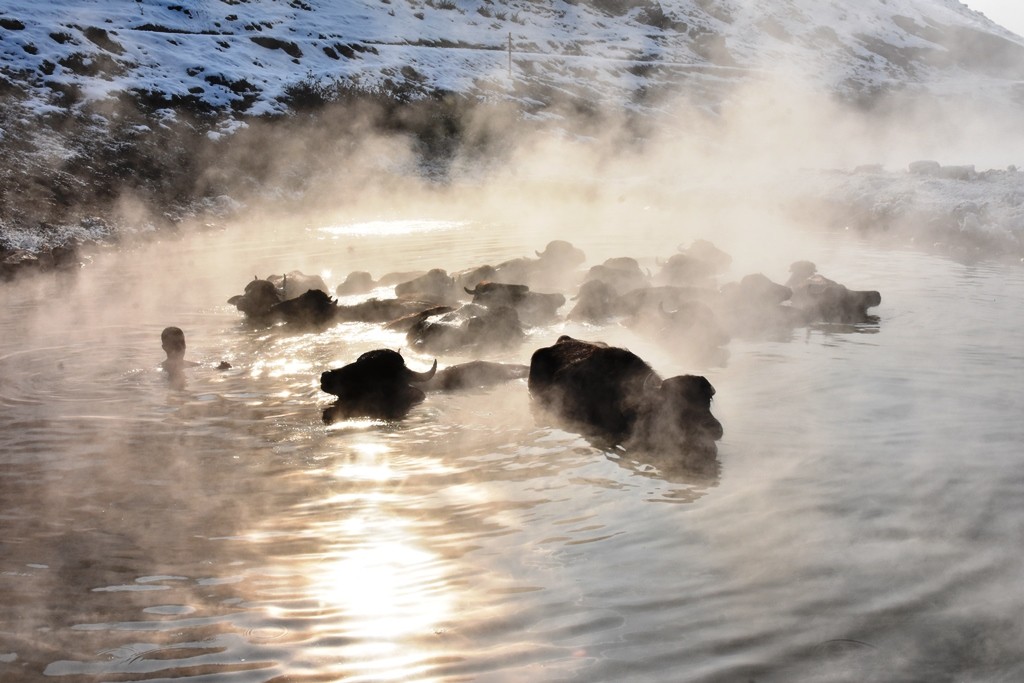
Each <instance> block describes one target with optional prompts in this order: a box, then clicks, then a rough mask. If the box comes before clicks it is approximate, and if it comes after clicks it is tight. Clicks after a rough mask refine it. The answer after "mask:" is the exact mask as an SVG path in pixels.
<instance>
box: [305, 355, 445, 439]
mask: <svg viewBox="0 0 1024 683" xmlns="http://www.w3.org/2000/svg"><path fill="white" fill-rule="evenodd" d="M436 372H437V361H436V360H435V361H434V364H433V366H431V368H430V369H429V370H427V371H426V372H415V371H413V370H410V369H409V368H408V367H406V365H405V359H404V358H402V355H401V354H400V353H398V352H397V351H392V350H390V349H375V350H373V351H367V352H366V353H364V354H362V355H361V356H359V357H358V358H357V359H356V360H355V361H354V362H352V363H349V364H348V365H345V366H343V367H340V368H337V369H334V370H328V371H326V372H323V373H322V374H321V375H320V389H321V390H322V391H324V392H326V393H328V394H333V395H334V396H337V397H338V399H337V401H336V402H335V404H334V405H333V406H331V407H330V408H328V409H327V410H325V411H324V421H325V422H332V421H334V420H338V419H345V418H351V417H370V418H378V419H387V420H395V419H399V418H401V417H404V416H405V415H406V414H407V413H408V412H409V410H410V409H411V408H412V407H413V406H414V405H416V404H418V403H420V402H422V401H423V399H424V398H425V394H424V393H423V390H422V389H420V388H418V387H416V386H413V385H414V384H423V383H425V382H428V381H430V379H432V378H433V377H434V374H435V373H436Z"/></svg>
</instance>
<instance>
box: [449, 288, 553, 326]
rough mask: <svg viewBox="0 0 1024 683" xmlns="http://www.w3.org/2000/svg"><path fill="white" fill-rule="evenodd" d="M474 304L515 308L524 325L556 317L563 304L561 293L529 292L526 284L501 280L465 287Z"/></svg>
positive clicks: (549, 320) (548, 320)
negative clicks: (507, 282)
mask: <svg viewBox="0 0 1024 683" xmlns="http://www.w3.org/2000/svg"><path fill="white" fill-rule="evenodd" d="M465 292H466V294H469V295H470V296H472V297H473V303H474V304H480V305H481V306H488V307H495V306H510V307H512V308H514V309H515V310H516V313H517V314H518V315H519V319H520V320H521V321H522V322H523V324H525V325H531V326H532V325H544V324H546V323H549V322H551V321H553V320H554V319H555V318H557V317H558V309H559V308H561V307H562V306H563V305H564V304H565V297H564V296H563V295H561V294H546V293H542V292H531V291H530V288H529V287H528V286H526V285H515V284H506V283H503V282H481V283H479V284H478V285H477V286H476V287H475V288H473V289H470V288H468V287H466V288H465Z"/></svg>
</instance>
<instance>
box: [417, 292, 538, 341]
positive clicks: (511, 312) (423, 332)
mask: <svg viewBox="0 0 1024 683" xmlns="http://www.w3.org/2000/svg"><path fill="white" fill-rule="evenodd" d="M525 336H526V333H525V332H524V331H523V325H522V322H521V321H520V320H519V314H518V313H516V310H515V309H514V308H512V307H511V306H481V305H479V304H465V305H464V306H461V307H459V308H456V309H455V310H453V311H450V312H445V313H443V314H440V315H435V314H434V312H433V311H424V312H423V313H422V314H421V316H420V319H419V320H416V321H414V322H412V323H411V324H410V325H409V326H408V331H407V332H406V339H407V340H408V341H409V344H410V345H411V346H413V347H414V348H416V349H425V350H429V351H433V352H436V353H441V352H445V351H455V350H464V349H468V348H474V349H477V350H481V349H491V348H509V347H510V346H513V345H515V344H518V343H519V342H521V341H522V339H523V338H524V337H525Z"/></svg>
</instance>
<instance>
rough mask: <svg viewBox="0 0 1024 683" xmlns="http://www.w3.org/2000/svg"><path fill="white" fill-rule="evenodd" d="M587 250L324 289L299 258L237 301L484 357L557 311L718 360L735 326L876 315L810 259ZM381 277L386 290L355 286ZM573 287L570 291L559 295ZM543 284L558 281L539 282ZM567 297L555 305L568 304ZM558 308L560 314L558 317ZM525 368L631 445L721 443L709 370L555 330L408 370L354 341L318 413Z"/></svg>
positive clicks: (342, 413) (385, 415)
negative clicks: (662, 370) (505, 355)
mask: <svg viewBox="0 0 1024 683" xmlns="http://www.w3.org/2000/svg"><path fill="white" fill-rule="evenodd" d="M584 261H585V255H584V254H583V252H582V251H581V250H579V249H578V248H576V247H574V246H573V245H572V244H570V243H568V242H565V241H561V240H556V241H553V242H551V243H549V244H548V245H547V247H546V248H545V250H544V251H542V252H537V253H536V256H535V257H524V258H518V259H513V260H510V261H506V262H504V263H500V264H498V265H495V266H490V265H485V266H480V267H478V268H473V269H470V270H465V271H461V272H456V273H451V274H449V273H448V272H446V271H444V270H440V269H435V270H431V271H429V272H425V273H423V272H414V273H393V274H390V275H387V276H384V277H383V278H381V279H380V280H375V279H374V278H373V277H372V276H371V275H370V274H369V273H365V272H354V273H351V274H349V276H348V277H347V278H346V279H345V281H344V282H343V283H341V284H340V285H338V286H337V288H336V289H335V291H334V295H335V296H331V294H330V293H329V292H330V290H329V289H328V287H327V285H326V283H325V282H324V281H323V279H322V278H320V277H319V276H308V275H304V274H303V273H301V272H298V271H295V272H291V273H288V274H287V275H284V276H270V277H269V278H267V279H258V278H257V279H253V280H252V281H251V282H249V283H248V284H247V285H246V286H245V290H244V292H243V293H242V294H240V295H237V296H233V297H231V299H229V303H231V304H234V305H235V306H236V307H237V308H238V310H239V311H241V312H242V313H243V314H245V316H246V318H247V319H248V320H250V321H252V322H254V323H257V324H282V323H283V324H285V325H288V326H295V327H299V328H304V329H323V328H324V327H326V326H329V325H332V324H334V323H338V322H345V321H352V322H355V321H358V322H367V323H378V324H381V325H385V326H387V327H388V328H389V329H392V330H397V331H401V332H404V333H405V335H406V339H407V342H408V345H409V346H410V347H411V348H414V349H416V350H417V351H423V352H427V353H431V354H439V353H446V352H459V353H463V354H466V353H468V354H471V355H476V356H483V355H486V354H487V353H488V351H494V350H499V349H507V348H510V347H513V346H514V345H518V344H520V343H521V342H522V341H523V339H525V337H526V330H527V329H528V328H532V327H538V326H543V325H549V324H551V323H555V322H557V321H559V320H562V319H568V320H572V321H576V322H582V323H588V324H602V323H608V322H612V321H617V322H619V323H621V324H624V325H628V326H630V327H632V328H633V329H635V330H637V331H638V332H639V333H641V334H645V335H650V336H651V338H653V339H656V340H659V342H661V343H664V344H667V345H670V346H671V347H673V348H674V349H676V350H679V351H681V352H685V353H687V354H689V355H688V356H687V357H691V358H692V357H694V356H695V355H696V356H699V357H703V358H705V359H713V358H715V357H718V354H722V353H723V351H724V347H725V345H726V344H727V343H728V342H729V340H730V339H731V338H733V337H740V338H786V337H788V336H789V335H791V334H792V332H793V331H794V330H795V329H796V328H798V327H801V326H808V325H812V324H819V323H836V324H844V325H852V324H857V323H862V322H867V321H869V320H871V319H872V316H869V314H868V309H869V308H872V307H874V306H877V305H879V303H880V302H881V296H880V295H879V293H878V292H877V291H854V290H850V289H848V288H846V287H845V286H843V285H841V284H839V283H837V282H834V281H832V280H829V279H827V278H825V277H823V276H822V275H820V274H818V273H817V271H816V268H815V266H814V264H813V263H811V262H809V261H798V262H796V263H794V264H793V265H792V266H791V267H790V274H791V275H790V278H789V280H788V281H787V282H786V283H785V284H778V283H775V282H772V281H771V280H769V279H768V278H767V277H765V276H764V275H761V274H754V275H748V276H746V277H744V278H743V279H742V280H740V281H739V282H732V283H728V284H725V285H721V286H719V285H718V284H717V279H718V277H719V276H721V275H722V274H723V273H724V272H726V270H727V269H728V268H729V267H730V265H731V257H730V256H729V255H728V254H726V253H725V252H723V251H721V250H720V249H718V248H717V247H715V246H714V245H713V244H711V243H710V242H707V241H704V240H698V241H696V242H694V243H693V244H692V245H691V246H690V247H688V248H686V249H680V250H678V253H676V254H674V255H672V256H671V257H670V258H668V259H667V260H666V261H664V262H660V261H659V262H658V272H656V273H652V272H650V271H649V270H645V269H642V268H641V267H640V264H639V263H638V262H637V261H636V260H635V259H632V258H612V259H609V260H607V261H605V262H604V263H602V264H600V265H595V266H593V267H591V268H590V269H588V270H587V269H583V268H582V264H583V263H584ZM382 288H387V289H388V291H389V293H390V291H392V290H393V292H394V296H388V297H387V298H377V297H373V298H367V299H363V300H358V302H357V303H354V304H347V305H346V304H342V303H339V301H338V299H337V298H335V297H344V298H345V299H346V300H353V299H358V295H363V294H367V293H370V292H373V291H374V290H377V291H378V293H379V291H380V290H381V289H382ZM566 290H571V291H574V292H575V294H574V295H573V296H572V298H571V300H567V299H566V297H565V296H564V295H563V294H561V293H558V292H559V291H566ZM548 291H552V292H553V293H546V292H548ZM567 304H571V305H570V306H568V309H569V310H568V311H567V312H566V313H564V314H562V313H560V311H561V309H562V308H563V307H566V305H567ZM563 316H564V318H563ZM519 378H527V383H528V388H529V392H530V395H531V397H532V398H533V399H534V401H535V402H536V404H537V405H539V406H541V407H542V408H543V409H545V410H546V411H548V412H550V413H551V414H553V415H554V416H555V417H556V418H558V419H560V420H561V421H562V422H563V423H565V424H566V425H567V426H568V427H569V428H571V429H574V430H576V431H579V432H581V433H584V434H587V435H593V436H598V437H601V438H603V439H607V440H609V442H611V443H616V444H623V445H626V446H627V447H630V448H637V449H649V450H657V451H661V452H664V451H666V450H667V451H676V452H680V453H687V454H693V453H697V454H711V455H713V454H714V453H715V452H716V448H715V442H716V441H717V440H719V439H721V437H722V433H723V430H722V425H721V423H719V421H718V420H717V419H716V418H715V417H714V416H713V415H712V414H711V398H712V397H713V396H714V394H715V389H714V387H712V386H711V383H710V382H708V380H707V379H706V378H704V377H702V376H699V375H681V376H676V377H669V378H665V379H663V378H662V377H660V376H659V375H658V374H657V373H656V372H655V371H654V370H653V369H652V368H651V366H650V365H649V364H647V363H646V362H645V361H643V360H642V359H641V358H639V357H638V356H637V355H636V354H634V353H632V352H630V351H629V350H627V349H624V348H617V347H614V346H609V345H607V344H605V343H602V342H598V341H583V340H579V339H574V338H572V337H569V336H565V335H563V336H561V337H559V338H558V339H557V341H556V342H555V343H554V344H552V345H551V346H547V347H544V348H540V349H537V350H536V351H534V353H533V354H532V357H531V359H530V364H529V366H525V365H517V364H509V363H497V362H491V361H486V360H475V361H472V362H468V363H460V364H455V365H451V366H449V367H446V368H444V369H441V370H438V368H437V361H436V360H434V362H433V365H432V367H430V368H429V369H426V370H422V371H415V370H413V369H411V368H409V367H407V366H406V364H405V360H404V358H403V357H402V355H401V354H400V353H399V352H397V351H394V350H391V349H376V350H373V351H369V352H367V353H364V354H362V355H361V356H359V357H358V358H357V359H355V360H354V361H353V362H351V363H349V364H348V365H345V366H344V367H341V368H337V369H332V370H328V371H325V372H324V373H323V374H322V375H321V378H320V386H321V389H322V390H323V391H324V392H326V393H329V394H332V395H334V396H335V397H336V398H337V400H336V401H335V403H334V405H332V406H331V407H330V408H328V409H327V410H326V411H325V412H324V420H325V421H327V422H334V421H336V420H342V419H348V418H356V417H369V418H382V419H399V418H401V417H402V416H404V415H405V414H406V413H407V412H408V411H409V410H410V408H412V407H413V406H414V405H416V404H418V403H420V402H422V401H423V400H424V399H425V397H426V393H425V392H429V391H451V390H457V389H464V388H472V387H483V386H488V385H492V384H496V383H499V382H505V381H509V380H513V379H519Z"/></svg>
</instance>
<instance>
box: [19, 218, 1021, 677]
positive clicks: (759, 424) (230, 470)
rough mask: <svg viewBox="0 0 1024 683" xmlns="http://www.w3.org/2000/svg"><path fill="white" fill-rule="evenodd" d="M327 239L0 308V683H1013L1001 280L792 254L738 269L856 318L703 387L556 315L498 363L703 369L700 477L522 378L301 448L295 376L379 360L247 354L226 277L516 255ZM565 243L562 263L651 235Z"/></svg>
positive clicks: (1011, 475)
mask: <svg viewBox="0 0 1024 683" xmlns="http://www.w3.org/2000/svg"><path fill="white" fill-rule="evenodd" d="M328 227H331V228H332V229H329V230H323V229H320V228H319V227H318V226H314V227H305V228H302V229H299V230H294V231H281V234H278V233H274V232H271V233H268V234H262V235H260V239H254V238H253V237H252V236H251V235H247V234H246V232H245V228H244V227H239V228H234V229H231V230H229V231H227V232H223V233H221V232H218V233H208V234H201V235H196V236H194V237H191V238H186V239H182V240H179V241H175V242H171V243H167V244H162V245H152V246H150V247H145V248H137V249H134V250H132V251H131V252H130V253H129V254H127V255H117V254H110V255H105V256H99V257H97V258H96V260H95V262H94V263H92V264H91V265H90V266H89V267H88V268H86V269H85V270H83V271H81V272H79V273H77V274H75V275H74V276H70V277H63V276H62V277H57V278H53V277H47V278H42V279H38V280H29V281H27V282H24V283H21V284H18V285H16V286H4V287H3V289H0V297H2V300H0V303H2V306H0V501H2V506H0V520H2V527H0V528H2V533H0V603H2V604H3V605H4V606H5V607H4V609H3V610H2V611H0V680H3V681H33V680H59V681H69V682H71V681H141V680H145V681H159V680H171V679H173V680H180V679H187V680H194V681H216V682H218V683H219V682H222V681H285V680H287V681H338V680H346V681H393V680H397V681H470V680H471V681H538V680H543V681H553V680H580V681H623V680H630V681H643V680H649V681H741V682H746V681H759V682H761V681H780V682H786V681H850V682H859V681H922V682H924V681H1017V680H1022V679H1024V624H1022V615H1024V590H1022V586H1024V563H1022V562H1021V561H1020V558H1021V551H1020V549H1021V547H1022V545H1021V544H1022V541H1024V467H1022V461H1024V453H1022V448H1021V445H1022V444H1024V420H1022V415H1024V399H1022V396H1021V388H1022V386H1024V350H1022V348H1024V347H1022V346H1021V340H1022V339H1024V296H1022V294H1024V276H1022V272H1021V270H1020V269H1019V268H1014V267H1009V268H1008V267H1004V266H995V265H991V266H990V265H984V264H981V265H971V266H966V265H960V264H956V263H952V262H950V261H946V260H943V259H941V258H937V257H932V256H925V255H921V254H917V253H913V252H900V251H882V250H879V249H874V248H871V247H870V246H866V245H862V244H857V243H854V242H851V241H849V240H846V239H839V238H834V237H829V236H809V235H808V236H804V237H802V238H801V240H802V241H801V242H800V245H801V250H800V252H799V253H792V254H788V255H787V256H788V260H787V259H785V258H782V257H781V256H780V257H778V258H776V257H775V254H774V253H773V252H772V251H771V250H767V251H765V250H761V251H762V254H763V255H765V256H766V261H767V262H766V263H764V264H758V266H759V267H761V268H762V269H764V271H765V272H766V274H768V275H769V276H771V277H772V278H773V279H776V280H784V279H785V268H786V266H787V265H788V263H789V261H790V260H796V259H797V258H809V259H812V260H815V261H816V262H817V263H818V265H819V268H820V270H821V271H822V272H823V273H825V274H826V275H828V276H830V277H832V278H834V279H837V280H839V281H841V282H845V283H846V284H848V285H850V286H851V287H855V288H875V289H878V290H880V291H881V292H882V295H883V303H882V306H881V307H880V308H879V309H877V312H878V313H879V315H880V320H879V323H878V324H877V325H874V326H867V327H863V328H861V329H857V330H851V329H831V328H819V329H813V330H809V331H800V332H798V333H797V334H796V335H795V336H794V338H793V339H792V340H789V341H787V342H751V341H747V342H743V341H734V342H733V343H732V344H731V346H730V357H729V359H728V361H727V362H726V363H725V365H724V366H712V367H696V366H695V365H694V363H693V361H692V359H687V358H685V357H679V356H677V355H676V354H674V353H673V352H672V350H671V348H666V347H665V346H663V345H660V344H656V343H654V342H652V341H650V340H643V339H640V338H636V337H633V336H631V334H630V333H629V332H627V331H625V330H621V329H617V328H607V329H599V328H586V327H578V326H564V325H555V326H553V327H551V328H547V329H540V330H534V331H533V332H532V333H531V336H530V339H529V340H528V341H527V342H526V343H525V344H524V345H523V347H522V348H521V349H519V350H515V351H511V352H508V353H506V354H504V355H502V356H498V359H499V360H518V361H522V362H526V360H527V359H528V358H529V355H530V353H531V352H532V350H533V349H534V348H536V347H538V346H543V345H547V344H550V343H551V342H553V341H554V339H555V338H556V337H557V336H558V335H559V334H561V333H562V332H569V333H574V334H577V335H579V336H582V337H585V338H591V339H595V338H602V339H605V340H607V341H611V342H617V343H624V344H627V345H629V346H630V347H631V348H633V350H635V351H637V352H638V353H640V355H642V356H644V357H645V358H646V359H648V360H649V361H650V362H651V363H652V364H653V365H654V366H655V367H656V368H657V369H658V370H659V371H661V372H662V373H663V374H675V373H678V372H686V371H699V372H702V373H704V374H706V375H707V376H708V378H709V379H710V380H711V381H712V383H713V384H714V385H715V387H716V388H717V390H718V394H717V396H716V401H715V406H714V412H715V414H716V415H717V416H718V417H719V419H720V420H721V421H722V423H723V424H724V426H725V432H726V435H725V438H724V439H723V441H722V442H721V445H720V450H719V462H720V465H721V467H720V471H719V473H718V475H717V476H713V477H711V478H707V477H704V478H701V477H697V476H696V475H686V474H685V473H682V474H681V473H677V472H665V471H661V470H658V469H657V468H654V467H652V466H650V465H649V464H645V463H643V462H634V461H633V460H631V458H630V456H629V454H623V453H621V452H611V451H605V450H601V449H599V448H597V447H595V446H593V445H591V444H590V443H588V442H587V441H586V440H584V439H582V438H580V437H578V436H576V435H574V434H571V433H568V432H565V431H562V430H560V429H558V428H556V427H553V426H552V425H551V424H550V423H548V422H547V421H545V420H544V419H543V418H539V417H538V416H536V415H535V414H534V412H533V410H532V409H531V405H530V401H529V397H528V394H527V391H526V386H525V384H524V383H522V382H515V383H512V384H509V385H507V386H502V387H498V388H495V389H492V390H488V391H478V392H470V393H465V394H454V395H444V396H440V395H437V396H431V397H430V398H429V399H428V401H427V402H425V403H424V404H422V405H420V406H419V407H417V408H416V409H414V411H413V412H412V413H411V415H410V416H409V417H408V419H406V420H404V421H402V422H400V423H393V424H384V423H374V422H355V423H342V424H340V425H335V426H332V427H325V426H324V425H323V424H322V422H321V419H320V412H321V410H322V409H323V408H324V407H325V406H326V405H328V404H329V400H328V399H329V398H330V397H328V396H326V395H324V394H322V393H320V392H319V389H318V376H319V373H320V372H321V371H322V370H324V369H327V368H329V367H337V366H338V365H340V364H342V363H344V362H348V361H350V360H352V359H354V358H355V356H357V355H358V354H359V353H361V352H362V351H365V350H368V349H370V348H375V347H380V346H388V347H391V348H398V347H401V346H402V345H403V344H404V342H403V339H402V337H401V336H400V335H397V334H394V333H391V332H385V331H383V330H381V329H379V328H377V327H374V326H361V325H354V324H351V325H340V326H338V327H336V328H332V329H331V330H328V331H326V332H323V333H321V334H292V333H288V332H286V331H284V330H281V329H280V328H274V329H253V328H248V327H246V326H245V325H244V324H242V322H241V320H240V319H239V314H238V313H237V312H236V311H235V310H234V308H233V307H231V306H227V305H226V304H225V301H226V299H227V298H228V297H229V296H231V295H232V294H235V293H238V292H240V291H241V289H242V287H243V286H244V283H245V282H246V281H247V280H248V279H249V278H251V277H252V276H253V275H254V274H259V275H261V276H265V275H267V274H269V273H270V272H282V271H284V270H289V269H292V268H300V269H302V270H305V271H306V272H322V271H323V272H325V273H326V275H327V279H328V282H329V284H331V285H332V286H333V285H334V284H336V283H338V282H340V281H341V280H342V279H343V278H344V275H345V274H346V273H347V272H348V271H349V270H355V269H362V270H370V271H371V272H373V273H374V274H375V275H380V274H383V273H384V272H385V271H389V270H405V269H412V268H427V267H433V266H440V267H445V268H447V269H449V270H455V269H457V268H460V267H464V266H469V265H475V264H478V263H482V262H486V261H490V262H494V261H497V260H500V259H503V258H508V257H512V256H519V255H524V254H530V253H532V250H533V249H534V248H541V247H543V244H544V242H543V241H541V242H538V241H537V240H536V238H535V236H531V235H521V234H520V233H518V232H516V231H515V230H509V229H506V230H501V229H494V228H493V226H489V227H488V228H487V229H480V226H479V225H474V224H471V223H458V222H455V223H449V222H443V221H436V222H433V221H423V220H421V221H414V222H412V223H402V222H399V221H386V222H382V223H377V224H372V225H365V224H358V223H353V222H349V223H345V222H341V223H339V224H338V225H336V226H328ZM555 236H558V235H552V237H555ZM574 241H575V242H576V243H577V244H578V245H579V246H581V247H583V248H584V249H585V250H586V251H587V254H588V257H589V258H588V265H590V264H593V263H597V262H600V261H601V260H603V259H604V258H606V257H608V256H611V255H620V254H625V255H631V256H636V257H648V256H654V255H656V254H662V255H664V254H666V253H667V252H666V250H667V249H671V248H672V247H674V246H675V244H676V243H677V242H678V241H679V238H678V236H675V235H661V234H652V233H640V234H635V232H634V233H632V234H630V233H624V232H623V231H604V232H601V231H597V232H595V233H593V234H589V235H584V236H582V237H580V236H576V237H575V238H574ZM754 246H755V249H753V250H752V251H754V252H758V249H757V248H756V245H754ZM745 263H751V264H753V263H756V259H749V260H748V261H746V262H744V261H742V260H740V261H739V262H738V264H737V270H736V271H735V272H734V273H733V275H734V276H736V277H738V276H741V275H743V274H746V272H751V271H749V270H743V267H744V265H745ZM652 265H653V264H652ZM169 324H176V325H179V326H181V327H182V328H184V329H185V331H186V334H187V336H188V341H189V352H188V356H189V357H190V358H191V359H193V360H196V361H201V362H202V363H203V366H202V367H197V368H193V369H191V370H189V371H188V375H187V378H186V380H187V381H186V384H185V386H184V387H172V386H170V385H169V384H168V381H167V378H166V377H165V376H164V375H163V373H162V372H161V371H160V370H159V369H158V363H159V361H160V360H161V357H162V353H161V351H160V347H159V332H160V330H161V328H163V327H164V326H165V325H169ZM222 359H225V360H228V361H230V362H231V363H232V365H233V366H234V367H233V368H232V369H231V370H229V371H226V372H219V371H217V370H215V369H214V366H215V365H216V363H217V362H218V361H220V360H222ZM407 360H408V362H409V364H410V365H411V366H413V367H415V368H417V369H423V368H425V367H426V366H427V365H428V363H429V361H430V360H431V358H429V357H426V356H418V355H416V354H408V353H407ZM440 360H441V365H442V366H443V365H445V364H447V363H451V362H456V361H458V360H463V359H462V358H459V357H444V358H441V359H440Z"/></svg>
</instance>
